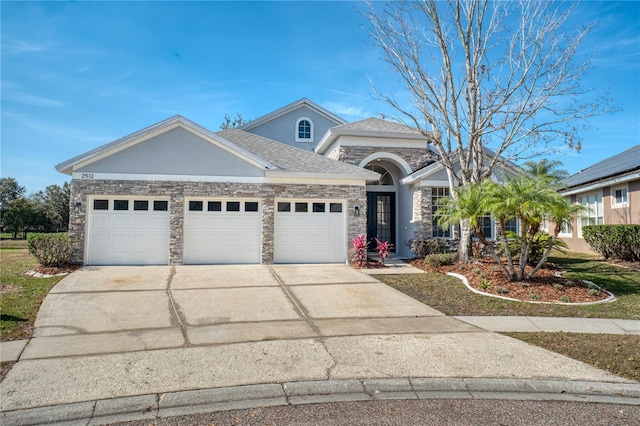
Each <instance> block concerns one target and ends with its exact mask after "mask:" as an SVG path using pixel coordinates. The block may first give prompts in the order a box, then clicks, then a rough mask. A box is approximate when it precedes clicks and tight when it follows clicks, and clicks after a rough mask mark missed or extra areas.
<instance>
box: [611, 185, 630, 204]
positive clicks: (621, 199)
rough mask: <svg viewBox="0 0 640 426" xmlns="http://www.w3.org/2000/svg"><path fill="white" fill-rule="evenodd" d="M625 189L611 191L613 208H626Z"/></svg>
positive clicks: (626, 195)
mask: <svg viewBox="0 0 640 426" xmlns="http://www.w3.org/2000/svg"><path fill="white" fill-rule="evenodd" d="M627 191H628V190H627V187H626V186H625V187H622V188H614V189H613V197H612V201H613V207H626V206H627V203H628V198H627V197H628V194H627Z"/></svg>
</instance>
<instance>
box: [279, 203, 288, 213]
mask: <svg viewBox="0 0 640 426" xmlns="http://www.w3.org/2000/svg"><path fill="white" fill-rule="evenodd" d="M278 211H279V212H290V211H291V203H278Z"/></svg>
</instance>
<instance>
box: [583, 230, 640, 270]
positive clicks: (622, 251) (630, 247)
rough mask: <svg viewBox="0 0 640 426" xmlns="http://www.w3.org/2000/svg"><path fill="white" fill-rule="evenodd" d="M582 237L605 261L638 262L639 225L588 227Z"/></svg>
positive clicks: (639, 250)
mask: <svg viewBox="0 0 640 426" xmlns="http://www.w3.org/2000/svg"><path fill="white" fill-rule="evenodd" d="M582 236H583V237H584V240H585V241H586V242H587V244H589V245H590V246H591V249H592V250H593V251H595V252H596V253H600V254H601V255H603V256H604V257H605V259H609V258H612V259H618V260H627V261H631V262H637V261H640V225H589V226H585V227H583V228H582Z"/></svg>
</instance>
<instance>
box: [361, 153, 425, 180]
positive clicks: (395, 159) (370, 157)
mask: <svg viewBox="0 0 640 426" xmlns="http://www.w3.org/2000/svg"><path fill="white" fill-rule="evenodd" d="M377 159H380V160H390V161H392V162H394V163H396V165H397V166H400V167H402V168H403V169H404V172H405V173H406V174H409V173H411V172H412V170H411V166H409V163H407V162H406V161H405V160H404V158H402V157H400V156H399V155H397V154H393V153H391V152H384V151H380V152H374V153H373V154H370V155H368V156H366V157H365V158H364V159H363V160H362V161H360V164H358V167H360V168H364V166H366V165H367V164H369V163H371V162H372V161H375V160H377ZM394 182H395V179H394Z"/></svg>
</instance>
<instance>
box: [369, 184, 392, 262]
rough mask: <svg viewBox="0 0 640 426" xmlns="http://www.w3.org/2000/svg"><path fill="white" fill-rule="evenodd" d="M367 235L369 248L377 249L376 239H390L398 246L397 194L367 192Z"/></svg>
mask: <svg viewBox="0 0 640 426" xmlns="http://www.w3.org/2000/svg"><path fill="white" fill-rule="evenodd" d="M367 237H368V238H369V250H371V251H373V250H375V249H376V240H375V238H378V239H379V240H380V241H389V242H390V243H391V244H393V247H394V250H392V251H395V246H396V194H395V193H393V192H367Z"/></svg>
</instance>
